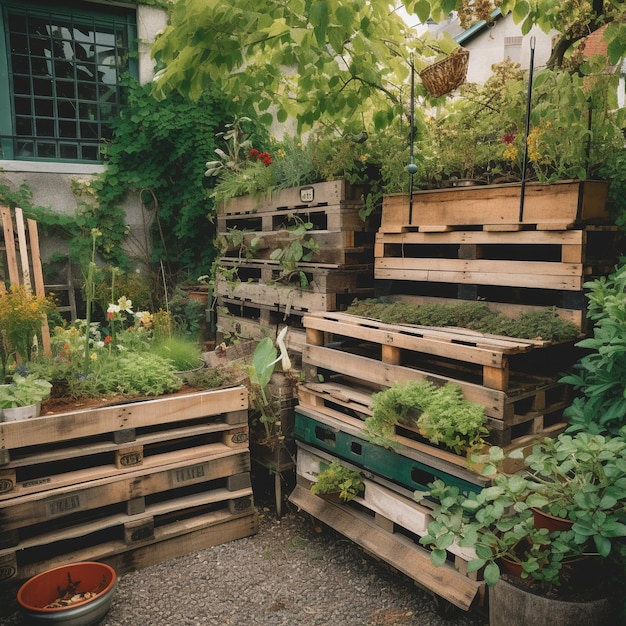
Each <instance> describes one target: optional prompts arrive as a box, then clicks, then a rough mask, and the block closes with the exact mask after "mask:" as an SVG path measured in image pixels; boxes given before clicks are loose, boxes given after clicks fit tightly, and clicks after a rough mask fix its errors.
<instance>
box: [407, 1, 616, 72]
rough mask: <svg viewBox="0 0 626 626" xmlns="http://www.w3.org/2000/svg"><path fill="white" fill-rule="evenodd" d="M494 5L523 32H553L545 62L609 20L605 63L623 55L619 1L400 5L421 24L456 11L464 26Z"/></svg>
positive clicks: (561, 54) (487, 13) (569, 50)
mask: <svg viewBox="0 0 626 626" xmlns="http://www.w3.org/2000/svg"><path fill="white" fill-rule="evenodd" d="M494 5H498V6H499V7H500V9H501V11H502V14H503V15H506V14H507V13H509V12H510V13H511V14H512V15H513V20H514V22H515V23H516V24H521V29H522V34H524V35H526V34H528V33H529V32H530V30H531V28H532V27H533V26H534V25H536V26H538V27H539V28H540V29H541V30H542V31H543V32H545V33H548V32H551V31H557V32H558V33H560V37H559V39H558V40H557V41H556V42H555V43H554V45H553V54H552V58H551V59H550V60H549V62H548V65H553V64H559V63H560V62H562V61H563V58H564V57H566V56H567V55H568V54H569V55H571V53H572V48H575V47H576V45H577V43H578V41H579V40H580V39H581V38H582V37H584V36H586V35H587V34H589V33H590V32H592V31H593V30H595V29H596V28H599V27H600V26H602V24H605V23H609V27H608V28H607V30H606V32H605V35H604V38H605V41H606V42H607V45H608V51H609V63H611V64H617V63H618V61H619V60H620V59H621V58H622V57H623V56H624V54H626V21H625V20H624V16H625V15H626V7H625V6H624V3H623V2H620V1H619V0H608V1H607V2H591V1H588V0H586V1H583V2H581V1H580V0H564V1H563V2H539V1H532V2H529V1H528V0H502V2H495V3H493V4H492V3H491V2H474V1H472V0H407V1H406V2H404V6H405V8H406V10H407V11H408V12H409V13H414V14H415V15H417V16H418V17H419V18H420V21H421V22H422V23H426V21H427V20H428V18H429V17H432V19H434V21H435V22H441V21H444V20H445V19H446V18H447V17H448V15H449V14H450V12H451V11H458V12H459V15H460V17H461V21H462V24H463V26H464V28H469V26H471V25H472V24H474V23H476V22H477V21H479V20H485V21H487V22H490V21H491V17H490V13H491V11H492V10H493V8H494Z"/></svg>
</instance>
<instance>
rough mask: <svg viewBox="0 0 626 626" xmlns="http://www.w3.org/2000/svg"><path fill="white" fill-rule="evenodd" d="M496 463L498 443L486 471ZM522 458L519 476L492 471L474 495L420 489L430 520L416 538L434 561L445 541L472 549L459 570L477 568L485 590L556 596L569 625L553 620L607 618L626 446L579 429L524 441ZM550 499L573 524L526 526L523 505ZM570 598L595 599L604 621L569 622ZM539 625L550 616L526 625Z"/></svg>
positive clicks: (614, 580) (616, 565) (622, 521)
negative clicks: (529, 446) (526, 450)
mask: <svg viewBox="0 0 626 626" xmlns="http://www.w3.org/2000/svg"><path fill="white" fill-rule="evenodd" d="M519 455H521V452H520V453H519V454H516V455H515V456H519ZM503 459H504V452H503V450H502V449H501V448H497V447H493V448H491V449H490V451H489V461H490V462H491V463H492V465H491V467H490V468H489V469H491V470H493V468H494V467H495V466H496V465H497V464H498V463H499V462H501V461H502V460H503ZM525 464H526V467H525V470H524V471H523V472H520V473H516V474H513V475H506V474H502V473H500V474H497V475H496V476H495V477H494V479H493V484H492V485H491V486H490V487H487V488H485V489H483V490H482V491H480V492H478V493H476V494H464V493H461V492H460V490H459V489H458V488H457V487H454V486H447V485H445V484H444V483H443V482H441V481H435V482H434V483H432V485H431V490H430V491H429V492H428V493H427V494H423V493H422V494H419V495H418V499H420V500H424V501H428V500H434V501H435V503H436V504H435V506H434V510H433V521H432V522H431V523H430V524H429V526H428V529H427V533H426V535H425V536H424V537H422V539H421V540H420V542H421V543H422V544H423V545H425V546H428V547H430V548H431V549H432V552H431V560H432V561H433V563H435V564H436V565H442V564H443V563H444V562H445V559H446V549H447V548H448V547H449V546H450V545H451V544H452V543H453V542H458V545H460V546H465V547H473V548H474V549H475V551H476V558H475V559H472V560H470V561H469V563H468V572H475V571H478V570H481V571H482V572H483V576H484V579H485V582H486V583H487V584H488V585H489V586H490V587H492V588H494V589H495V588H496V585H500V586H499V590H502V589H504V588H506V589H507V590H508V591H511V593H512V594H517V590H519V589H521V590H522V591H523V593H524V594H532V595H535V596H537V597H542V598H554V599H557V600H558V601H559V602H560V605H559V609H558V610H559V611H560V612H564V611H566V610H571V611H572V613H570V614H569V615H570V616H572V617H569V618H568V619H571V621H569V622H568V621H565V622H563V621H561V622H558V623H564V624H565V623H568V624H579V623H585V624H587V623H594V624H595V623H597V624H602V623H609V622H607V621H606V619H607V615H608V614H609V613H610V612H611V611H615V610H616V608H615V603H614V602H613V599H612V598H609V597H607V596H609V595H610V593H611V591H614V588H615V587H614V586H615V585H616V584H620V582H619V581H621V580H623V576H624V559H625V557H626V540H625V537H626V509H625V507H624V502H623V493H624V484H625V482H626V475H625V474H624V472H625V471H626V442H624V440H622V439H621V438H619V439H618V440H612V439H609V438H603V437H599V436H598V437H593V436H590V435H588V434H582V433H581V434H579V435H577V436H575V437H571V436H564V435H561V436H560V437H558V438H557V439H556V440H550V439H545V440H544V441H542V442H541V443H539V444H537V445H536V446H534V449H533V452H532V454H531V455H530V456H529V457H528V458H527V459H526V460H525ZM568 483H571V487H570V486H569V485H568ZM550 502H553V503H554V504H555V507H557V503H558V510H559V511H561V512H564V511H565V509H567V513H568V516H569V517H570V519H572V520H573V521H574V524H573V525H572V526H571V528H569V529H567V530H549V529H548V528H545V527H540V526H542V525H538V524H536V522H535V517H534V515H533V509H534V508H543V507H548V503H550ZM548 508H549V507H548ZM553 510H556V508H553ZM581 558H586V559H587V560H586V561H585V563H584V566H583V568H582V569H583V571H582V573H581V572H580V570H578V569H577V567H576V565H577V563H578V562H579V561H580V559H581ZM507 562H508V563H511V562H513V563H516V564H517V568H518V575H517V577H515V576H511V570H510V569H508V568H507V565H506V564H507ZM502 574H507V575H506V577H505V578H506V580H505V582H504V583H503V584H500V582H501V575H502ZM511 583H513V584H512V585H511ZM509 587H512V588H513V590H511V589H509ZM594 594H595V595H594ZM496 595H497V593H496ZM518 595H519V594H518ZM576 596H577V597H578V599H579V600H580V599H581V598H582V597H585V598H593V600H594V602H595V601H596V600H598V599H601V600H602V604H601V608H597V607H596V613H598V616H599V617H600V618H601V620H604V621H598V622H596V621H594V622H587V621H585V622H579V621H576V620H577V619H579V617H578V615H577V611H578V612H579V613H580V612H581V609H580V607H576V606H573V607H568V608H566V607H565V604H567V602H565V600H567V601H569V600H570V599H572V597H576ZM507 602H508V600H507ZM520 602H522V600H520ZM523 602H526V599H524V600H523ZM496 605H497V606H499V605H498V603H496ZM542 606H543V604H542ZM582 613H584V611H583V612H582ZM582 613H581V614H582ZM544 621H545V622H546V623H548V622H550V619H549V618H546V616H545V615H544V616H537V618H536V621H533V623H543V622H544ZM492 623H493V624H494V625H495V624H501V623H502V624H503V623H505V621H504V620H502V621H498V620H496V621H494V622H492ZM508 623H513V622H508Z"/></svg>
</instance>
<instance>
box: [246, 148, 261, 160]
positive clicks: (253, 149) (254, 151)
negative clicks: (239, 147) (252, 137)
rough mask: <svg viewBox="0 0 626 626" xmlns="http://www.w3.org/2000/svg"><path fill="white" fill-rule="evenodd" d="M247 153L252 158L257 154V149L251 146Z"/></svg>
mask: <svg viewBox="0 0 626 626" xmlns="http://www.w3.org/2000/svg"><path fill="white" fill-rule="evenodd" d="M248 154H249V155H250V157H251V158H252V159H254V158H256V157H257V156H258V154H259V151H258V150H257V149H256V148H252V150H250V152H248Z"/></svg>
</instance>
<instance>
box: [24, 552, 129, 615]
mask: <svg viewBox="0 0 626 626" xmlns="http://www.w3.org/2000/svg"><path fill="white" fill-rule="evenodd" d="M68 574H69V576H70V577H71V579H72V582H74V583H77V582H79V581H80V584H79V585H78V586H77V590H76V591H77V593H85V592H87V591H94V590H96V589H100V591H98V593H97V594H96V595H95V596H93V597H92V598H88V599H86V600H81V601H79V602H75V603H73V604H70V605H68V606H64V607H59V608H45V607H46V606H47V605H48V604H51V603H52V602H54V601H55V600H56V599H57V598H58V596H59V592H58V589H59V588H60V589H65V588H66V587H67V585H68ZM116 584H117V575H116V574H115V570H114V569H113V568H112V567H110V566H109V565H106V564H104V563H97V562H95V561H84V562H80V563H72V564H69V565H62V566H60V567H55V568H54V569H51V570H48V571H46V572H42V573H41V574H38V575H37V576H34V577H33V578H31V579H30V580H27V581H26V582H25V583H24V584H23V585H22V586H21V587H20V589H19V591H18V592H17V601H18V603H19V605H20V607H21V609H22V613H23V614H24V617H25V618H26V622H27V623H30V624H72V625H79V624H83V625H87V624H95V623H97V622H98V621H99V620H101V619H102V617H103V616H104V615H105V614H106V612H107V611H108V610H109V608H110V606H111V600H112V598H113V591H114V590H115V586H116Z"/></svg>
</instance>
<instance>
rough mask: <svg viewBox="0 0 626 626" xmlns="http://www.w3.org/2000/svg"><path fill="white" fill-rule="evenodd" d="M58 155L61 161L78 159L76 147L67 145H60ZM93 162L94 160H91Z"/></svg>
mask: <svg viewBox="0 0 626 626" xmlns="http://www.w3.org/2000/svg"><path fill="white" fill-rule="evenodd" d="M59 152H60V154H59V156H60V157H61V158H62V159H72V160H75V159H77V158H78V146H76V145H73V146H71V145H68V144H61V149H60V151H59ZM91 160H94V161H95V159H91Z"/></svg>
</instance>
